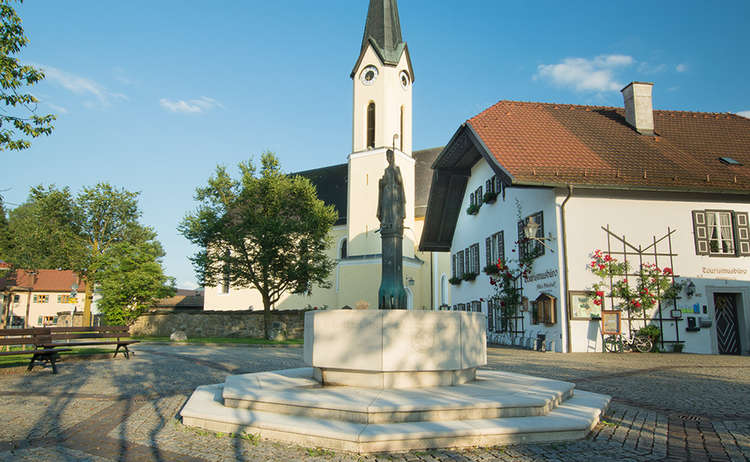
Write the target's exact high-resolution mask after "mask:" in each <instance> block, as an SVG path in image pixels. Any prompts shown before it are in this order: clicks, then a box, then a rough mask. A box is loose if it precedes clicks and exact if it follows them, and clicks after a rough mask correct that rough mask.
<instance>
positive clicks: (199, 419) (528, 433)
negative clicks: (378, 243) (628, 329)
mask: <svg viewBox="0 0 750 462" xmlns="http://www.w3.org/2000/svg"><path fill="white" fill-rule="evenodd" d="M477 378H478V380H477V381H475V382H471V383H467V384H462V385H458V386H453V387H438V388H426V389H400V390H393V389H365V388H355V387H325V388H321V387H320V385H319V384H318V382H316V381H315V380H314V379H313V378H312V369H311V368H301V369H289V370H285V371H275V372H264V373H257V374H245V375H240V376H230V377H228V378H227V380H226V382H225V383H224V384H217V385H207V386H203V387H199V388H198V389H197V390H196V391H195V393H193V395H192V396H191V397H190V399H189V400H188V402H187V404H186V405H185V407H184V408H183V410H182V411H181V415H182V419H183V423H184V424H185V425H188V426H194V427H200V428H204V429H206V430H211V431H217V432H229V433H238V432H245V433H259V434H260V435H261V436H262V437H265V438H271V439H275V440H280V441H286V442H290V443H294V444H299V445H303V446H315V447H326V448H331V449H336V450H346V451H353V452H380V451H398V450H408V449H426V448H435V447H456V446H477V445H482V446H484V445H497V444H510V443H525V442H551V441H568V440H575V439H580V438H583V437H585V436H586V435H587V434H588V432H589V431H590V429H591V428H593V427H594V426H595V425H596V423H597V422H598V421H599V417H600V415H601V414H602V412H603V411H604V409H606V407H607V405H608V403H609V399H610V398H609V397H608V396H605V395H599V394H594V393H587V392H582V391H578V390H574V388H573V384H571V383H567V382H561V381H555V380H549V379H543V378H537V377H531V376H526V375H521V374H511V373H506V372H497V371H478V373H477Z"/></svg>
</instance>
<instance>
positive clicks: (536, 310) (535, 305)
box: [531, 294, 557, 325]
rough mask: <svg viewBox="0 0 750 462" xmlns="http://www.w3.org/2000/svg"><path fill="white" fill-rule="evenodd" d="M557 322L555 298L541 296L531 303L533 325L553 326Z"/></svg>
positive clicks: (546, 295) (545, 295)
mask: <svg viewBox="0 0 750 462" xmlns="http://www.w3.org/2000/svg"><path fill="white" fill-rule="evenodd" d="M556 322H557V319H556V316H555V297H553V296H551V295H548V294H541V295H540V296H539V297H537V299H536V300H534V301H533V302H531V323H532V324H546V325H552V324H555V323H556Z"/></svg>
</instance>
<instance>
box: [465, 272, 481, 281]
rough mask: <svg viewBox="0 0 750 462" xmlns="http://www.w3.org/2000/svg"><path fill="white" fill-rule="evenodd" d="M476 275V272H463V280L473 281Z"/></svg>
mask: <svg viewBox="0 0 750 462" xmlns="http://www.w3.org/2000/svg"><path fill="white" fill-rule="evenodd" d="M477 276H478V274H477V273H464V281H473V280H474V279H476V278H477Z"/></svg>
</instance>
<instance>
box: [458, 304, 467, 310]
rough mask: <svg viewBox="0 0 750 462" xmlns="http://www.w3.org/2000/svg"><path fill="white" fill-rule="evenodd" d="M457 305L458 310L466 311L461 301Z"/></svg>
mask: <svg viewBox="0 0 750 462" xmlns="http://www.w3.org/2000/svg"><path fill="white" fill-rule="evenodd" d="M457 307H458V311H466V305H464V304H463V303H459V304H458V305H457Z"/></svg>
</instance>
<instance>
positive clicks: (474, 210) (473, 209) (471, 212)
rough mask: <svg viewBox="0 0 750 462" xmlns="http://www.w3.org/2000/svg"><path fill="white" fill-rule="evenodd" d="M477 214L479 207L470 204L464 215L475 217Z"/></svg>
mask: <svg viewBox="0 0 750 462" xmlns="http://www.w3.org/2000/svg"><path fill="white" fill-rule="evenodd" d="M478 212H479V205H477V204H471V205H470V206H469V208H468V209H466V213H468V214H469V215H476V214H477V213H478Z"/></svg>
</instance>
